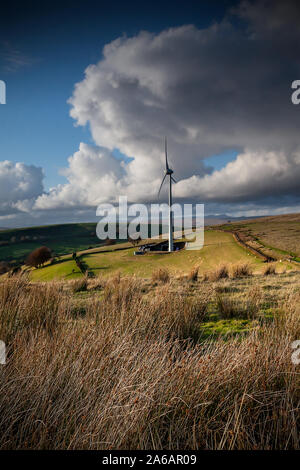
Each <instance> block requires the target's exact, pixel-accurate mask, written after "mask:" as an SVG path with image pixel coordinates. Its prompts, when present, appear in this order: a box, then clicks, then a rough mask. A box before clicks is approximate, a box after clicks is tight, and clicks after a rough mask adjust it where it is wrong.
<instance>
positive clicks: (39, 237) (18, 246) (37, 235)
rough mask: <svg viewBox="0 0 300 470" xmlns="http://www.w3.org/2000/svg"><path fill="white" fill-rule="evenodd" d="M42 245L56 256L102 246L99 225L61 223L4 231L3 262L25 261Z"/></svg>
mask: <svg viewBox="0 0 300 470" xmlns="http://www.w3.org/2000/svg"><path fill="white" fill-rule="evenodd" d="M41 245H47V246H48V247H49V248H50V249H51V250H53V251H54V253H55V254H56V255H63V254H66V253H70V252H72V251H76V250H83V249H85V248H88V247H90V246H99V245H100V240H99V239H98V238H97V236H96V224H95V223H84V224H61V225H45V226H41V227H30V228H20V229H12V230H3V231H1V232H0V261H17V262H22V261H23V260H24V259H25V258H26V257H27V255H28V254H29V253H30V252H31V251H32V250H34V249H35V248H38V247H39V246H41Z"/></svg>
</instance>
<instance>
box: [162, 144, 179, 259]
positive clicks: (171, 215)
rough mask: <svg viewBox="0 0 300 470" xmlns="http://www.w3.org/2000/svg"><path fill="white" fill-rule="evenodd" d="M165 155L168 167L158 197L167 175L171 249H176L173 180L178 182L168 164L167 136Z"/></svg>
mask: <svg viewBox="0 0 300 470" xmlns="http://www.w3.org/2000/svg"><path fill="white" fill-rule="evenodd" d="M165 156H166V169H165V176H164V177H163V180H162V182H161V185H160V188H159V191H158V197H159V195H160V191H161V188H162V186H163V184H164V182H165V179H166V178H167V176H168V177H169V251H173V250H174V243H173V212H172V182H173V183H176V180H175V178H173V176H172V175H173V173H174V171H173V170H172V168H170V167H169V164H168V150H167V138H165Z"/></svg>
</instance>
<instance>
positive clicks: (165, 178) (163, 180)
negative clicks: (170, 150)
mask: <svg viewBox="0 0 300 470" xmlns="http://www.w3.org/2000/svg"><path fill="white" fill-rule="evenodd" d="M166 176H167V175H165V176H164V177H163V180H162V182H161V185H160V188H159V191H158V195H157V197H158V198H159V195H160V191H161V188H162V185H163V184H164V182H165V179H166Z"/></svg>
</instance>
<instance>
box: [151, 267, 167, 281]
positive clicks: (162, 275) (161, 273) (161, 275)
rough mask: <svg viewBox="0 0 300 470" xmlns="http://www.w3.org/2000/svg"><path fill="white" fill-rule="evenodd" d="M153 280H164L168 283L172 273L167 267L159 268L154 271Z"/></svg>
mask: <svg viewBox="0 0 300 470" xmlns="http://www.w3.org/2000/svg"><path fill="white" fill-rule="evenodd" d="M151 277H152V281H153V282H157V281H159V282H162V283H164V284H166V283H167V282H169V281H170V273H169V270H168V269H166V268H159V269H156V270H155V271H153V272H152V276H151Z"/></svg>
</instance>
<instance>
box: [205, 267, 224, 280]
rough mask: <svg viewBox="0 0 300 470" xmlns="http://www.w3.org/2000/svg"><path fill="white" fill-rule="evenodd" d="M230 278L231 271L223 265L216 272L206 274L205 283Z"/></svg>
mask: <svg viewBox="0 0 300 470" xmlns="http://www.w3.org/2000/svg"><path fill="white" fill-rule="evenodd" d="M228 277H229V269H228V266H227V265H226V264H221V265H220V266H218V267H217V268H216V269H215V270H214V271H209V272H207V273H204V275H203V280H204V281H219V280H220V279H227V278H228Z"/></svg>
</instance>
